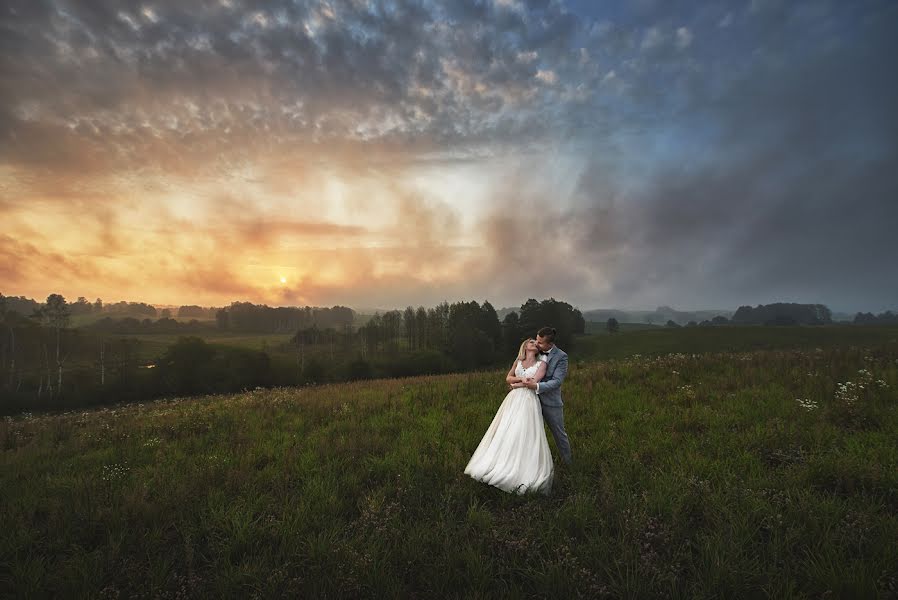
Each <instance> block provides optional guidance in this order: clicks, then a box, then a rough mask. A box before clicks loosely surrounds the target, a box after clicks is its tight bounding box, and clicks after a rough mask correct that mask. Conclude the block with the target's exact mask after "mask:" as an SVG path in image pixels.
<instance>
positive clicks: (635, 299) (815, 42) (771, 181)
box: [489, 5, 898, 310]
mask: <svg viewBox="0 0 898 600" xmlns="http://www.w3.org/2000/svg"><path fill="white" fill-rule="evenodd" d="M874 8H875V9H874ZM766 10H768V11H770V12H769V13H762V14H760V15H759V16H758V17H757V18H759V19H762V20H764V24H763V26H761V27H759V26H758V25H757V24H749V25H747V26H750V27H753V28H758V29H757V30H758V31H763V33H764V36H763V37H762V38H759V40H760V42H761V45H760V46H758V48H757V50H758V51H757V52H755V53H754V54H753V56H755V57H756V60H755V61H753V62H750V63H747V64H744V65H737V64H730V66H731V67H732V72H730V73H728V74H727V75H726V77H725V78H723V79H722V78H718V77H714V78H713V82H712V81H706V80H701V78H699V79H697V80H696V79H695V78H694V76H693V75H691V74H688V73H687V74H686V75H685V77H686V78H687V79H686V80H685V81H680V83H681V84H684V87H683V89H684V91H685V96H684V97H683V98H682V100H681V101H680V104H679V105H678V106H676V107H675V109H674V110H669V108H670V107H669V106H665V105H660V104H657V100H656V96H655V94H654V93H653V90H651V89H650V85H651V83H652V80H651V79H650V78H644V79H640V78H639V77H637V78H635V79H634V80H633V81H632V85H631V87H630V88H629V89H628V90H627V92H626V93H627V95H628V98H629V99H630V101H632V102H633V103H634V107H633V109H632V110H631V111H630V113H629V114H630V117H631V119H630V123H631V124H632V125H633V126H634V131H636V132H639V131H641V130H642V128H640V127H639V125H638V124H640V123H642V124H644V125H646V129H649V130H651V128H650V127H648V125H649V124H651V127H653V128H655V129H657V130H658V131H654V132H653V133H650V134H648V135H640V134H638V133H637V134H635V135H633V136H630V137H628V136H620V138H619V139H618V140H617V142H615V143H614V144H612V143H610V142H609V141H608V140H605V141H601V142H600V141H594V142H593V143H592V144H587V145H586V146H585V147H582V148H581V150H583V151H587V152H588V151H592V153H593V154H592V159H591V160H589V161H588V162H587V166H586V167H585V169H584V170H583V172H582V173H581V176H580V182H579V185H578V188H577V191H576V192H575V199H576V201H575V202H574V203H573V206H569V207H565V208H562V209H558V210H556V211H554V212H552V213H551V214H550V215H548V216H549V217H550V218H551V220H548V221H547V220H546V216H541V218H540V221H541V222H544V223H551V226H549V227H548V229H549V230H552V229H553V228H554V230H556V231H560V232H564V233H563V234H562V237H564V238H567V239H566V241H570V242H572V243H569V244H564V243H552V244H551V245H549V246H547V247H545V248H542V249H541V251H540V252H536V253H535V254H534V258H533V259H532V260H531V261H530V267H531V268H534V269H535V271H537V272H539V273H541V274H542V275H541V282H548V285H547V287H548V288H550V289H565V290H569V289H580V290H582V292H581V294H582V295H578V296H577V301H578V302H581V303H583V304H585V305H587V306H594V305H597V304H599V303H601V304H604V305H608V304H615V303H616V304H622V305H630V306H634V305H635V306H642V307H652V306H655V305H658V304H665V303H666V304H679V305H684V306H698V307H728V308H735V307H736V306H738V305H739V304H743V303H757V302H770V301H777V300H780V301H799V302H824V303H828V304H830V305H831V306H832V307H833V308H836V309H842V310H858V309H861V308H863V307H865V306H866V307H870V308H871V309H878V310H884V309H885V308H888V307H894V303H895V301H896V298H898V261H896V256H898V237H896V235H895V227H896V224H898V170H896V166H898V109H896V107H898V83H896V79H895V78H894V76H892V75H891V71H892V69H893V65H892V57H894V56H896V55H898V43H896V42H895V37H894V35H893V32H894V26H895V25H896V23H898V19H896V10H895V8H894V7H893V6H889V5H881V6H876V7H870V10H869V11H867V12H866V13H863V12H861V13H860V14H858V15H855V17H856V19H855V20H854V21H853V22H851V21H843V22H842V25H843V26H844V27H845V28H846V29H844V30H841V31H840V30H836V29H831V30H829V31H826V33H827V34H828V35H831V36H832V37H830V38H826V37H823V36H821V35H811V36H808V35H806V34H807V31H805V30H802V29H801V28H798V27H797V25H798V24H801V23H803V20H802V19H803V18H802V17H800V16H796V15H795V14H794V13H793V12H791V11H790V10H787V9H786V8H783V7H782V6H781V5H780V6H779V9H778V11H774V7H773V6H767V7H766ZM801 10H802V7H797V8H794V11H795V12H801ZM783 11H785V12H783ZM758 12H761V9H759V10H758ZM749 17H753V15H747V16H746V18H749ZM822 29H824V30H826V28H822ZM818 33H819V31H818ZM799 46H803V47H801V48H799ZM721 48H722V50H721V52H722V53H723V52H726V47H725V46H722V47H721ZM722 64H729V63H722ZM710 75H711V73H708V72H707V71H706V72H705V76H710ZM720 81H725V82H726V84H725V85H723V86H720V85H717V86H716V87H715V85H712V83H715V84H719V83H720ZM659 115H668V117H669V120H668V121H667V122H663V121H661V120H658V119H657V117H658V116H659ZM661 134H663V135H661ZM659 140H660V141H662V142H663V143H666V144H669V145H671V147H672V148H673V153H672V156H658V157H655V158H653V159H652V160H649V161H646V160H644V159H643V158H641V157H640V154H641V153H651V152H653V147H652V146H653V144H657V143H659ZM609 150H611V151H610V152H609ZM628 163H632V164H636V165H640V166H641V167H643V168H642V170H641V171H639V172H638V173H637V174H636V175H633V174H629V175H628V174H627V172H626V171H627V164H628ZM522 178H523V179H525V180H526V175H522ZM524 185H525V186H526V185H527V184H526V183H525V184H524ZM514 202H516V200H512V201H511V202H509V203H506V204H503V208H501V209H500V211H499V213H497V214H503V215H507V214H508V211H507V208H508V206H509V205H511V204H514ZM551 205H552V203H551V201H547V202H545V203H543V204H542V206H540V207H539V209H538V210H539V211H541V212H543V213H544V212H545V211H547V210H551V209H550V208H548V207H551ZM522 220H524V219H522ZM522 229H524V224H523V223H517V224H516V223H513V222H508V219H507V217H506V222H505V223H503V225H502V227H500V228H499V229H498V231H500V232H501V235H498V236H495V237H492V238H489V239H491V241H492V243H493V245H494V247H495V248H496V250H497V252H504V253H506V254H507V253H509V252H511V248H512V246H513V244H514V241H513V239H506V237H505V236H506V235H507V234H509V233H510V232H514V231H520V230H522ZM557 264H564V265H565V269H563V270H559V269H557V268H553V265H557ZM569 265H575V266H569ZM577 278H580V279H581V281H596V280H598V279H601V280H604V281H607V282H608V286H607V288H606V289H604V290H603V291H602V293H600V294H597V295H598V296H600V297H601V298H602V299H601V300H591V299H590V292H589V290H590V286H589V285H579V286H578V285H577V284H576V282H575V281H572V279H573V280H576V279H577ZM600 287H601V286H600V282H597V283H595V284H594V285H593V286H592V288H591V289H594V290H595V289H600ZM593 297H595V296H593Z"/></svg>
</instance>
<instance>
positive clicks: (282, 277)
mask: <svg viewBox="0 0 898 600" xmlns="http://www.w3.org/2000/svg"><path fill="white" fill-rule="evenodd" d="M281 283H287V278H286V277H284V276H283V275H281Z"/></svg>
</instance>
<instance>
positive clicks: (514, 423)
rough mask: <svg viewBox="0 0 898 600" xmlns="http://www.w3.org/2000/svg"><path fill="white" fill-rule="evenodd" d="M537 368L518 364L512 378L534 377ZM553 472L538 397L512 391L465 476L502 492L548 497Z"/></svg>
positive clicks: (524, 390)
mask: <svg viewBox="0 0 898 600" xmlns="http://www.w3.org/2000/svg"><path fill="white" fill-rule="evenodd" d="M537 367H539V362H537V363H536V364H534V365H533V366H531V367H529V368H527V369H524V368H523V365H522V364H521V361H518V365H517V367H515V371H514V374H515V376H516V377H533V376H534V375H535V374H536V370H537ZM554 471H555V467H554V465H553V464H552V454H551V452H550V450H549V442H548V440H547V439H546V430H545V429H544V428H543V413H542V409H541V407H540V404H539V397H538V396H537V395H536V392H535V391H533V390H531V389H529V388H515V389H513V390H511V391H510V392H508V395H507V396H505V400H503V401H502V404H501V405H500V406H499V410H498V411H496V416H495V417H493V422H492V423H490V426H489V428H487V430H486V434H485V435H484V436H483V439H482V440H480V445H479V446H477V450H475V451H474V455H473V456H472V457H471V460H470V461H469V462H468V466H467V467H465V474H466V475H470V476H471V477H473V478H474V479H476V480H477V481H482V482H483V483H488V484H490V485H494V486H496V487H497V488H499V489H500V490H503V491H505V492H514V493H517V494H523V493H525V492H542V493H544V494H548V493H549V491H550V490H551V488H552V477H553V475H554Z"/></svg>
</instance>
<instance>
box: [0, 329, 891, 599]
mask: <svg viewBox="0 0 898 600" xmlns="http://www.w3.org/2000/svg"><path fill="white" fill-rule="evenodd" d="M609 337H611V336H609ZM503 375H504V372H498V371H495V372H492V371H490V372H483V373H473V374H463V375H445V376H433V377H421V378H413V379H396V380H382V381H375V382H362V383H348V384H339V385H331V386H322V387H306V388H292V389H287V388H278V389H274V390H257V391H254V392H248V393H243V394H237V395H227V396H207V397H202V398H195V399H189V400H180V399H173V400H165V401H158V402H153V403H145V404H138V405H131V406H127V407H116V408H107V409H103V410H98V411H86V412H73V413H66V414H58V415H45V416H31V415H28V414H25V415H22V416H20V417H16V418H6V419H5V420H4V421H3V422H2V423H0V448H2V449H3V453H2V458H0V460H2V463H0V466H2V468H0V500H2V506H3V511H2V516H0V592H3V593H5V594H10V595H17V596H26V597H27V596H35V597H36V596H45V595H57V596H62V597H82V596H83V597H102V598H116V597H121V598H139V597H168V598H178V597H210V598H212V597H214V598H219V597H279V596H285V597H296V596H297V595H299V596H314V597H317V596H355V597H384V596H387V597H416V596H433V595H439V596H450V597H452V596H457V597H462V596H464V597H485V596H496V595H507V596H542V595H553V596H555V595H557V596H577V597H583V596H585V597H627V598H655V597H659V596H663V597H673V598H712V597H713V598H721V597H723V598H732V597H775V598H810V597H846V598H847V597H858V598H875V597H881V598H888V597H896V595H898V553H896V552H895V547H896V546H895V544H896V540H898V443H896V438H895V431H898V396H896V389H898V344H896V343H894V342H888V341H886V342H884V343H882V344H878V345H872V346H869V347H866V348H864V347H858V346H851V345H849V344H846V345H844V346H840V347H832V348H826V349H820V350H819V351H818V350H813V349H811V350H776V351H770V350H758V351H753V352H739V353H726V352H717V353H707V354H702V355H698V354H686V353H677V354H662V355H658V356H654V357H651V358H649V357H641V356H637V357H630V358H626V359H617V360H610V361H605V362H598V361H581V362H580V363H579V364H578V363H576V362H575V363H574V364H573V365H572V369H571V372H570V374H569V377H568V379H567V380H566V382H565V385H564V397H565V401H566V404H565V418H566V424H567V429H568V433H569V434H570V437H571V442H572V446H573V452H574V460H575V465H574V466H573V467H572V468H570V469H565V470H560V471H559V472H558V473H557V477H556V483H555V486H554V488H553V491H552V494H551V495H550V496H548V497H543V496H524V497H517V496H512V495H508V494H505V493H503V492H501V491H499V490H497V489H495V488H492V487H489V486H486V485H483V484H480V483H477V482H475V481H473V480H471V479H470V478H467V477H466V476H464V475H463V473H462V471H463V469H464V466H465V464H466V463H467V460H468V459H469V458H470V455H471V453H472V452H473V451H474V448H475V447H476V445H477V443H478V441H479V440H480V437H481V436H482V435H483V432H484V431H485V430H486V427H487V425H488V424H489V422H490V419H491V418H492V416H493V414H494V412H495V410H496V408H497V407H498V405H499V403H500V402H501V400H502V398H503V397H504V395H505V393H506V387H505V384H504V382H503V378H502V376H503ZM550 438H551V436H550ZM550 444H551V445H552V447H553V452H555V448H554V442H552V441H551V439H550ZM556 456H557V453H556Z"/></svg>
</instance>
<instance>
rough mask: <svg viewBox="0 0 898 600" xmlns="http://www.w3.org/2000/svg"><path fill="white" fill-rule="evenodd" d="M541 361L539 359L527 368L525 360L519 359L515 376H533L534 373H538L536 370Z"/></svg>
mask: <svg viewBox="0 0 898 600" xmlns="http://www.w3.org/2000/svg"><path fill="white" fill-rule="evenodd" d="M540 362H541V361H539V360H537V361H536V362H535V363H533V364H532V365H530V366H529V367H527V368H526V369H525V368H524V363H523V361H520V360H519V361H518V366H517V367H515V369H514V375H515V377H533V376H534V375H536V370H537V369H538V368H539V363H540Z"/></svg>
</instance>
